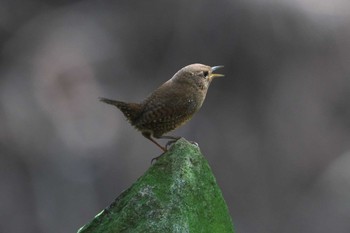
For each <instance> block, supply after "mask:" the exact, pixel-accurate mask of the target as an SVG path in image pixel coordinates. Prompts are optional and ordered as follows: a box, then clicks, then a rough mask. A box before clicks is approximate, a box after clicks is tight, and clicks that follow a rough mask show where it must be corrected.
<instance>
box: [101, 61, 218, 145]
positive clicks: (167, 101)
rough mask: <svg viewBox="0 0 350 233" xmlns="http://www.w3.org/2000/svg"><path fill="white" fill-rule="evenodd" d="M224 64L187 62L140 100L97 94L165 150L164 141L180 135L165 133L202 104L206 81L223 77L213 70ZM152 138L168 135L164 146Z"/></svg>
mask: <svg viewBox="0 0 350 233" xmlns="http://www.w3.org/2000/svg"><path fill="white" fill-rule="evenodd" d="M223 67H224V66H221V65H219V66H213V67H210V66H207V65H203V64H199V63H195V64H191V65H187V66H185V67H183V68H182V69H180V70H179V71H177V72H176V73H175V74H174V75H173V77H172V78H170V79H169V80H168V81H166V82H165V83H163V84H162V85H161V86H160V87H158V88H157V89H156V90H154V91H153V92H152V93H151V94H149V96H148V97H146V98H145V99H144V100H143V101H142V102H140V103H128V102H124V101H118V100H112V99H108V98H103V97H100V98H99V99H100V101H102V102H104V103H106V104H110V105H113V106H115V107H117V108H118V109H119V110H120V111H121V112H122V113H123V114H124V115H125V117H126V119H127V120H128V121H129V123H130V124H131V125H132V126H134V127H135V128H136V129H137V130H139V131H140V132H141V134H142V135H143V136H144V137H145V138H147V139H149V140H150V141H152V142H153V143H154V144H155V145H157V146H158V147H159V148H160V149H161V150H163V151H164V152H166V151H167V150H168V145H170V144H171V143H173V142H175V141H177V140H178V139H179V138H180V137H175V136H169V135H165V134H166V133H168V132H170V131H172V130H174V129H176V128H178V127H180V126H182V125H184V124H185V123H186V122H188V121H189V120H190V119H191V118H192V117H193V115H194V114H195V113H196V112H198V110H199V109H200V108H201V107H202V104H203V102H204V99H205V97H206V94H207V91H208V88H209V85H210V83H211V81H212V80H213V79H214V78H217V77H223V76H224V75H223V74H216V73H214V71H216V70H218V69H220V68H223ZM155 139H169V140H170V141H168V143H167V144H166V146H162V145H160V144H159V143H158V142H157V141H156V140H155Z"/></svg>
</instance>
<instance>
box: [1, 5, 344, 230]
mask: <svg viewBox="0 0 350 233" xmlns="http://www.w3.org/2000/svg"><path fill="white" fill-rule="evenodd" d="M349 10H350V2H349V1H347V0H334V1H316V0H292V1H286V0H265V1H258V0H248V1H242V0H238V1H229V0H226V1H224V0H220V1H215V0H204V1H185V0H179V1H161V0H151V1H132V0H131V1H112V0H88V1H53V0H52V1H41V0H30V1H27V0H1V1H0V97H1V98H0V119H1V121H0V122H1V123H0V187H1V191H0V232H4V233H5V232H6V233H17V232H18V233H19V232H27V233H46V232H51V233H60V232H64V233H66V232H76V230H77V229H78V228H79V227H81V226H82V225H84V224H85V223H87V222H88V221H90V220H91V219H92V218H93V217H94V216H95V214H97V213H98V212H100V211H101V210H102V209H103V208H105V207H106V206H108V205H109V204H110V203H111V202H112V201H113V200H114V199H115V198H116V197H117V196H118V195H119V194H120V193H121V192H122V191H123V190H125V189H127V188H128V187H129V186H130V185H131V184H132V183H133V182H134V181H135V180H136V179H137V178H138V177H139V176H141V175H142V174H143V173H144V172H145V171H146V170H147V169H148V167H149V166H150V161H151V159H152V158H153V157H155V156H157V155H159V154H160V153H161V151H160V150H159V149H158V148H157V147H156V146H155V145H154V144H152V143H151V142H149V141H148V140H147V139H145V138H144V137H143V136H142V135H141V134H140V133H139V132H137V131H136V130H134V129H133V128H132V127H131V126H130V125H129V124H128V123H127V122H126V121H125V119H124V116H123V115H122V114H121V113H120V112H119V111H118V110H117V109H115V108H113V107H112V106H108V105H105V104H103V103H100V102H99V101H98V97H100V96H103V97H108V98H113V99H118V100H126V101H130V102H132V101H134V102H138V101H141V100H142V99H143V98H145V97H146V96H147V95H148V94H149V93H150V92H151V91H152V90H154V89H155V88H156V87H158V86H159V85H160V84H161V83H163V82H164V81H166V80H167V79H169V78H170V77H171V76H172V75H173V74H174V73H175V72H176V71H177V70H179V69H180V68H181V67H183V66H186V65H188V64H191V63H197V62H199V63H204V64H208V65H211V66H214V65H225V68H224V69H223V70H222V73H225V74H226V76H225V77H224V78H221V79H216V80H214V82H213V83H212V84H211V87H210V89H209V92H208V95H207V99H206V101H205V103H204V105H203V108H202V109H201V111H200V112H199V113H198V114H197V115H196V116H195V117H194V118H193V119H192V121H190V122H189V123H188V124H187V125H186V126H184V127H182V128H180V129H179V130H177V131H176V132H174V133H173V134H174V135H181V136H184V137H185V138H187V139H189V140H194V141H196V142H198V143H199V145H200V147H201V151H202V153H203V154H204V155H205V157H206V158H207V159H208V161H209V163H210V165H211V167H212V170H213V172H214V174H215V176H216V178H217V181H218V183H219V185H220V187H221V188H222V192H223V195H224V197H225V199H226V202H227V204H228V206H229V209H230V213H231V215H232V218H233V221H234V223H235V227H236V230H237V232H244V233H255V232H259V233H281V232H283V233H292V232H293V233H295V232H299V233H304V232H305V233H316V232H317V233H322V232H327V233H328V232H337V233H342V232H344V233H345V232H346V233H348V232H350V221H349V219H350V28H349V24H350V15H349ZM162 143H165V141H162Z"/></svg>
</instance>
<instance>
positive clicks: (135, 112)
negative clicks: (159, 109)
mask: <svg viewBox="0 0 350 233" xmlns="http://www.w3.org/2000/svg"><path fill="white" fill-rule="evenodd" d="M99 99H100V101H101V102H104V103H106V104H110V105H114V106H116V107H117V108H119V110H120V111H122V113H123V114H124V115H125V116H126V118H127V119H128V120H129V121H130V122H131V123H134V122H135V120H136V119H137V118H138V117H139V115H140V113H141V111H142V107H141V105H140V104H137V103H125V102H122V101H118V100H111V99H107V98H101V97H100V98H99Z"/></svg>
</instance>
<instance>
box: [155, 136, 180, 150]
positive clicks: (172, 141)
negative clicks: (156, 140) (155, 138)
mask: <svg viewBox="0 0 350 233" xmlns="http://www.w3.org/2000/svg"><path fill="white" fill-rule="evenodd" d="M160 138H161V139H171V140H170V141H168V142H167V143H166V144H165V148H166V149H167V150H168V146H170V145H171V144H173V143H175V142H177V140H179V139H180V138H181V137H175V136H168V135H164V136H161V137H160Z"/></svg>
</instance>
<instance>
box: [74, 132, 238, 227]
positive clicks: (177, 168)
mask: <svg viewBox="0 0 350 233" xmlns="http://www.w3.org/2000/svg"><path fill="white" fill-rule="evenodd" d="M78 232H79V233H102V232H103V233H118V232H132V233H134V232H135V233H138V232H140V233H141V232H142V233H145V232H160V233H164V232H179V233H184V232H195V233H197V232H203V233H204V232H208V233H209V232H210V233H215V232H218V233H224V232H233V225H232V221H231V217H230V215H229V213H228V209H227V206H226V204H225V201H224V199H223V197H222V194H221V191H220V188H219V187H218V185H217V183H216V181H215V178H214V176H213V174H212V172H211V169H210V167H209V165H208V163H207V161H206V160H205V159H204V157H203V156H202V154H201V153H200V151H199V148H198V147H197V146H195V145H193V144H191V143H189V142H188V141H186V140H185V139H183V138H182V139H180V140H178V141H177V142H176V143H175V144H174V145H173V146H172V147H171V148H170V150H169V151H168V152H166V153H165V154H164V155H163V156H161V157H160V158H159V159H158V160H157V161H156V162H155V163H154V164H153V165H152V166H151V167H150V168H149V169H148V171H147V172H146V173H145V174H144V175H143V176H142V177H140V178H139V179H138V180H137V181H136V182H135V183H134V184H133V185H132V186H131V187H130V188H129V189H127V190H126V191H124V192H123V193H122V194H121V195H120V196H119V197H118V198H117V199H116V200H115V201H114V202H113V203H112V204H111V205H110V206H109V207H107V208H106V209H105V210H103V211H102V212H101V213H100V214H98V215H97V216H96V217H95V218H94V219H93V220H92V221H91V222H90V223H88V224H87V225H85V226H84V227H82V228H81V229H80V230H79V231H78Z"/></svg>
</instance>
